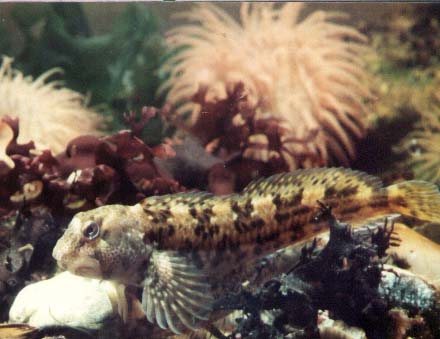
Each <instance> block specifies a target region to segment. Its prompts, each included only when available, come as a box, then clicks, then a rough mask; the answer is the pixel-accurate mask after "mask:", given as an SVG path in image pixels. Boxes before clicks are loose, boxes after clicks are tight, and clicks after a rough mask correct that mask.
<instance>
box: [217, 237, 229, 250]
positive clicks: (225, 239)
mask: <svg viewBox="0 0 440 339" xmlns="http://www.w3.org/2000/svg"><path fill="white" fill-rule="evenodd" d="M228 243H229V237H228V236H227V235H226V234H224V235H223V238H222V240H220V241H219V242H218V244H217V248H218V249H219V250H224V249H226V247H227V246H228Z"/></svg>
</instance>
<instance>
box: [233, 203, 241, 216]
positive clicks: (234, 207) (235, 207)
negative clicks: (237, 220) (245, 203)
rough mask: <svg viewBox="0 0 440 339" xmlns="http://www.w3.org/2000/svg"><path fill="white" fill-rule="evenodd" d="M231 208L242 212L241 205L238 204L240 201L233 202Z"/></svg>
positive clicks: (236, 211)
mask: <svg viewBox="0 0 440 339" xmlns="http://www.w3.org/2000/svg"><path fill="white" fill-rule="evenodd" d="M231 209H232V210H233V211H234V212H235V213H237V214H239V213H240V212H241V210H240V207H239V206H238V202H236V201H234V202H232V204H231Z"/></svg>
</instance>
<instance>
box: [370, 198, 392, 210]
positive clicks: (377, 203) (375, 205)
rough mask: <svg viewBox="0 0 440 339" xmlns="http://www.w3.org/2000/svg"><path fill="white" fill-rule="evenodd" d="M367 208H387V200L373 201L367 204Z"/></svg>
mask: <svg viewBox="0 0 440 339" xmlns="http://www.w3.org/2000/svg"><path fill="white" fill-rule="evenodd" d="M368 206H370V207H372V208H378V207H387V206H388V200H387V199H386V198H379V199H374V200H372V201H371V202H370V203H369V204H368Z"/></svg>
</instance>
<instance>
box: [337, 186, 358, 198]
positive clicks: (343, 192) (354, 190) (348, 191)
mask: <svg viewBox="0 0 440 339" xmlns="http://www.w3.org/2000/svg"><path fill="white" fill-rule="evenodd" d="M358 191H359V188H358V187H357V186H352V187H346V188H343V189H342V190H341V191H340V192H339V194H338V195H339V196H340V197H346V196H350V195H355V194H356V193H357V192H358Z"/></svg>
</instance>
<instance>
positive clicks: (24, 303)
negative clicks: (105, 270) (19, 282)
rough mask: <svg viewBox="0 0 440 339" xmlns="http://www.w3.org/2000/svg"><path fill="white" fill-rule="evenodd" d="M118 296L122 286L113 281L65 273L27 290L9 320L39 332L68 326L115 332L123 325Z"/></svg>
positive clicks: (20, 297)
mask: <svg viewBox="0 0 440 339" xmlns="http://www.w3.org/2000/svg"><path fill="white" fill-rule="evenodd" d="M118 295H120V294H119V291H118V286H116V285H114V284H113V283H111V282H109V281H105V280H97V279H89V278H83V277H79V276H75V275H72V274H70V273H69V272H63V273H60V274H58V275H56V276H55V277H53V278H51V279H48V280H43V281H40V282H37V283H34V284H31V285H28V286H26V287H25V288H23V289H22V290H21V291H20V292H19V294H18V295H17V297H16V298H15V301H14V303H13V305H12V307H11V309H10V311H9V320H10V322H14V323H27V324H29V325H31V326H35V327H38V328H45V327H51V326H65V327H76V328H82V329H85V330H92V331H93V330H101V329H104V327H105V332H107V331H108V330H109V328H108V326H111V327H112V328H113V329H115V327H116V328H117V327H118V326H120V325H121V323H122V321H121V318H120V317H119V315H118V310H119V311H120V310H121V305H120V302H119V299H118V297H117V296H118ZM122 306H123V305H122ZM109 324H111V325H109ZM113 326H115V327H113ZM113 335H114V332H113Z"/></svg>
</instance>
